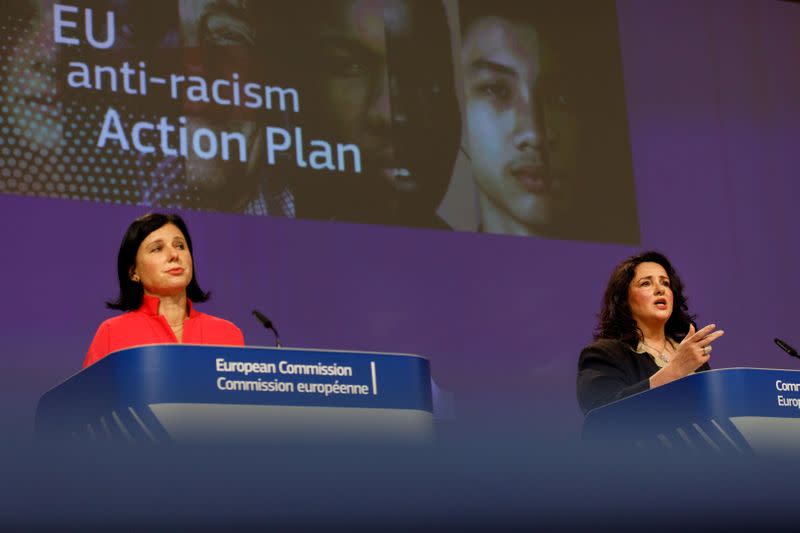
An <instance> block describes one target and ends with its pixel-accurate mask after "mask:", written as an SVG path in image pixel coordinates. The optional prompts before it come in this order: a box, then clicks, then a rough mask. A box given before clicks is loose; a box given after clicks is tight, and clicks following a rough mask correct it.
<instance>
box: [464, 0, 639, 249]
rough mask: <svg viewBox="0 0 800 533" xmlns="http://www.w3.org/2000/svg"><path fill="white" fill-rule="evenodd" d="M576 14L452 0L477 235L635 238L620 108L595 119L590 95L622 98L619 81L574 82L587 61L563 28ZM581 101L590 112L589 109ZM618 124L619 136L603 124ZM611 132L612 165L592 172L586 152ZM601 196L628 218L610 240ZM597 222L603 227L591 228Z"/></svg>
mask: <svg viewBox="0 0 800 533" xmlns="http://www.w3.org/2000/svg"><path fill="white" fill-rule="evenodd" d="M573 7H576V6H573ZM595 7H596V6H595ZM602 7H611V13H612V15H613V6H609V5H608V4H606V6H602ZM580 11H581V10H580V9H576V10H574V11H571V10H570V8H569V7H568V6H567V7H563V5H562V4H558V3H554V2H516V1H503V0H499V1H494V2H482V1H478V0H461V2H460V3H459V19H460V27H461V54H460V57H461V69H462V76H463V87H464V108H465V127H466V130H467V135H466V146H465V152H466V154H467V157H468V158H469V165H470V168H471V172H472V177H473V179H474V181H475V184H476V188H477V194H478V205H479V212H480V223H479V224H480V226H479V227H480V230H481V231H484V232H489V233H502V234H513V235H534V236H542V237H555V238H582V239H595V238H598V239H599V240H625V239H627V238H628V236H631V235H635V236H636V237H638V228H636V223H637V222H636V217H635V206H633V207H634V209H633V210H631V207H632V200H633V195H632V175H631V170H630V160H629V154H628V148H627V136H626V134H625V130H624V124H625V121H626V117H625V114H624V107H623V109H622V112H621V113H619V112H617V113H616V114H615V113H614V110H608V111H610V112H611V114H610V116H608V117H602V113H604V112H605V111H606V109H603V107H599V106H604V105H607V103H605V102H603V101H601V100H599V99H598V98H597V97H598V95H600V94H602V89H601V90H598V91H597V93H596V94H592V93H591V91H592V89H589V87H597V86H599V85H609V83H611V84H612V85H613V84H615V83H616V84H618V86H619V91H620V94H619V96H618V97H621V78H616V79H614V75H615V74H616V73H615V72H614V71H613V70H611V69H609V70H608V71H607V72H606V73H605V76H606V79H599V80H598V79H595V80H593V85H586V84H584V83H583V82H582V81H581V78H582V75H581V73H580V71H581V69H584V68H585V62H586V61H588V60H591V59H592V58H591V57H590V55H581V53H578V54H576V53H575V50H574V48H570V46H573V47H574V44H571V43H570V36H572V37H575V35H574V34H572V33H570V30H569V28H570V26H575V22H576V20H577V19H580V17H581V15H580ZM611 20H612V22H613V18H612V19H611ZM601 48H602V46H601ZM615 52H616V51H615ZM617 61H618V59H617ZM609 80H610V81H609ZM587 104H590V105H597V106H598V107H597V108H595V109H592V110H591V111H590V112H587V109H588V108H587ZM617 124H622V131H621V132H619V129H618V128H609V126H612V125H617ZM615 130H616V131H617V132H618V133H617V135H618V136H619V139H618V143H617V145H615V147H614V149H615V150H616V152H612V153H611V154H605V155H603V157H602V158H601V159H605V162H606V163H607V162H608V160H607V157H608V156H609V155H610V156H612V157H614V158H615V159H614V161H613V164H611V165H608V164H606V165H605V166H598V165H597V163H599V162H600V161H599V160H597V159H594V157H595V155H594V154H596V152H595V151H594V150H593V149H591V148H588V147H589V146H590V145H592V144H594V145H599V144H601V143H602V142H604V141H602V140H601V139H600V138H599V137H600V136H608V135H609V134H610V132H611V131H615ZM595 135H596V137H595ZM603 200H605V201H607V202H608V204H610V205H615V206H617V207H618V208H619V209H621V210H622V211H624V212H625V213H626V217H621V219H620V224H619V225H618V227H617V228H616V234H615V231H614V230H613V229H612V230H610V231H606V230H609V228H610V226H611V225H609V224H606V223H605V222H603V221H599V220H598V217H599V218H601V220H602V219H608V218H609V217H611V218H614V217H616V214H613V213H610V212H609V211H608V210H607V209H606V208H607V207H608V205H605V206H603V207H602V209H601V208H600V207H599V204H600V203H601V202H602V201H603ZM603 210H605V212H603ZM617 213H619V211H618V212H617ZM631 214H633V216H630V215H631ZM597 224H600V225H603V226H604V228H605V229H604V230H602V231H598V226H597Z"/></svg>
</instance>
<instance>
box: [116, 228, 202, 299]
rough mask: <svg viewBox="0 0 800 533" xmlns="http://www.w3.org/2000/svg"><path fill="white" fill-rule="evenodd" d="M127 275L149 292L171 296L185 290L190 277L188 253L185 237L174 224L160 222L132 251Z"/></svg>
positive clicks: (190, 279)
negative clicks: (133, 261) (132, 261)
mask: <svg viewBox="0 0 800 533" xmlns="http://www.w3.org/2000/svg"><path fill="white" fill-rule="evenodd" d="M131 279H133V280H134V281H137V279H138V281H140V282H141V284H142V286H143V287H144V292H145V293H147V294H150V295H152V296H174V295H179V294H181V293H185V292H186V287H187V286H188V285H189V282H190V281H192V254H191V253H190V252H189V246H188V245H187V244H186V237H185V236H184V235H183V233H182V232H181V230H180V229H178V227H177V226H175V225H174V224H166V225H164V226H161V227H160V228H158V229H157V230H155V231H154V232H152V233H151V234H150V235H148V236H147V237H146V238H145V239H144V241H142V244H141V245H139V250H138V251H137V252H136V266H135V267H134V269H133V271H132V272H131Z"/></svg>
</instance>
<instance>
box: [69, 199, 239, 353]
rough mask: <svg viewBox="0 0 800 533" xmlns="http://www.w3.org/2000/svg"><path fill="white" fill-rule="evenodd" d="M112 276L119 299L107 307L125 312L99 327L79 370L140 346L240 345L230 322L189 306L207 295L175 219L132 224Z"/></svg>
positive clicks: (152, 217)
mask: <svg viewBox="0 0 800 533" xmlns="http://www.w3.org/2000/svg"><path fill="white" fill-rule="evenodd" d="M117 275H118V277H119V297H118V298H117V299H116V300H114V301H112V302H107V304H106V305H108V307H110V308H111V309H119V310H121V311H126V312H125V313H123V314H122V315H119V316H116V317H113V318H109V319H108V320H106V321H105V322H103V323H102V324H100V327H99V328H98V329H97V333H95V336H94V339H93V340H92V344H91V345H90V346H89V351H88V352H87V353H86V357H85V358H84V360H83V366H84V368H86V367H87V366H89V365H91V364H93V363H95V362H97V361H99V360H100V359H102V358H103V357H105V356H106V355H108V354H109V353H111V352H115V351H117V350H121V349H123V348H130V347H132V346H140V345H143V344H161V343H187V344H220V345H235V346H241V345H244V336H243V335H242V332H241V330H240V329H239V328H238V327H236V326H235V325H234V324H233V323H231V322H228V321H227V320H223V319H221V318H217V317H214V316H211V315H207V314H205V313H201V312H199V311H197V310H196V309H195V308H194V306H193V304H194V303H199V302H205V301H206V300H208V298H209V294H208V293H207V292H204V291H203V290H202V289H201V288H200V286H199V285H198V283H197V276H196V275H195V270H194V264H193V262H192V239H191V237H190V236H189V230H188V229H187V227H186V224H185V223H184V221H183V219H181V217H180V216H178V215H163V214H159V213H151V214H148V215H145V216H143V217H140V218H137V219H136V220H134V221H133V223H132V224H131V225H130V226H129V227H128V231H126V232H125V236H124V237H123V239H122V244H121V245H120V248H119V254H118V255H117Z"/></svg>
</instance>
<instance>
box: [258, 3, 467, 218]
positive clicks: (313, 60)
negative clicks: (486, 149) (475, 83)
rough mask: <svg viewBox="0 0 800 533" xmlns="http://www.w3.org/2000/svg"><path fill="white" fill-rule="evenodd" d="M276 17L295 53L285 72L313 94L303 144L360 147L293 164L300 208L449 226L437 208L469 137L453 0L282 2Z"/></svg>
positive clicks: (305, 110) (307, 99)
mask: <svg viewBox="0 0 800 533" xmlns="http://www.w3.org/2000/svg"><path fill="white" fill-rule="evenodd" d="M311 12H313V13H314V16H313V17H310V16H309V13H311ZM272 16H273V17H279V18H280V19H281V20H285V21H286V22H285V23H284V24H281V25H280V28H283V31H279V32H278V33H277V34H276V35H277V36H278V37H279V41H278V42H280V43H283V46H284V47H287V46H288V48H289V49H291V50H295V51H296V53H297V56H296V57H294V58H292V61H290V62H287V64H286V65H285V67H286V79H288V80H291V84H292V85H293V86H296V87H298V88H299V89H300V94H301V95H303V105H302V109H301V112H300V113H299V114H298V115H297V117H296V119H297V120H298V121H299V123H300V124H301V125H302V127H303V134H304V135H305V137H306V139H305V142H308V139H314V138H316V139H326V140H328V141H327V142H330V140H335V141H336V142H337V143H344V145H345V146H357V147H358V153H357V154H350V153H348V154H346V157H344V158H340V157H338V155H339V149H338V147H339V146H341V145H338V146H337V148H336V149H332V152H335V156H334V157H333V158H332V159H330V160H328V161H326V160H325V158H322V159H318V161H317V163H316V164H314V162H313V160H310V161H309V164H308V165H307V166H303V165H297V164H295V165H293V166H292V168H290V170H289V172H290V173H291V176H292V179H291V181H292V187H293V190H294V192H295V195H296V206H297V216H299V217H303V218H314V219H331V220H348V221H355V222H369V223H377V224H398V225H404V226H417V227H430V228H447V227H448V225H447V223H446V222H445V221H444V220H442V219H441V218H440V217H438V216H437V214H436V209H437V207H438V205H439V203H440V202H441V200H442V198H443V196H444V194H445V192H446V190H447V186H448V184H449V181H450V177H451V175H452V173H453V165H454V163H455V159H456V156H457V152H458V143H459V139H460V135H461V133H460V113H459V109H458V100H457V98H456V93H455V84H454V80H453V62H452V47H451V45H450V29H449V26H448V21H447V18H446V15H445V10H444V7H443V5H442V4H441V3H440V2H436V1H433V2H431V1H419V0H332V1H328V2H315V1H308V0H306V1H297V2H282V3H277V2H276V3H275V6H274V9H273V11H272ZM325 142H326V141H317V143H318V144H319V145H320V146H322V147H324V143H325ZM312 144H313V141H312Z"/></svg>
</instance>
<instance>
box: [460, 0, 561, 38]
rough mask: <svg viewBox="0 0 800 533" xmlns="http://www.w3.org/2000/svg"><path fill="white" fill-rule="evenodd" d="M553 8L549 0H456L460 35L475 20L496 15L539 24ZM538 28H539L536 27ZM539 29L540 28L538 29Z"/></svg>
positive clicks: (520, 22) (513, 21)
mask: <svg viewBox="0 0 800 533" xmlns="http://www.w3.org/2000/svg"><path fill="white" fill-rule="evenodd" d="M553 11H554V8H553V7H552V6H551V5H550V2H541V1H536V0H534V1H531V0H528V1H527V2H520V1H519V0H492V1H491V2H487V1H486V0H459V2H458V21H459V26H460V27H461V35H462V37H463V35H464V34H465V33H466V32H467V30H469V28H470V26H472V24H474V23H475V22H476V21H478V20H480V19H483V18H488V17H497V18H501V19H505V20H508V21H509V22H512V23H517V24H535V23H538V24H537V26H539V25H540V24H541V23H542V22H545V24H544V26H546V25H547V24H546V22H547V21H548V20H549V19H546V17H552V13H553ZM537 30H539V28H537ZM540 31H541V30H540Z"/></svg>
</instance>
